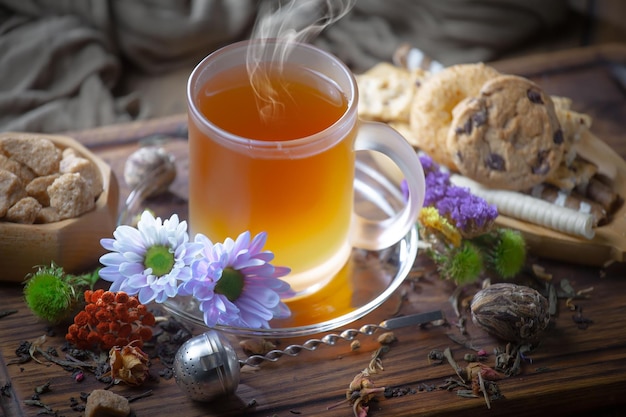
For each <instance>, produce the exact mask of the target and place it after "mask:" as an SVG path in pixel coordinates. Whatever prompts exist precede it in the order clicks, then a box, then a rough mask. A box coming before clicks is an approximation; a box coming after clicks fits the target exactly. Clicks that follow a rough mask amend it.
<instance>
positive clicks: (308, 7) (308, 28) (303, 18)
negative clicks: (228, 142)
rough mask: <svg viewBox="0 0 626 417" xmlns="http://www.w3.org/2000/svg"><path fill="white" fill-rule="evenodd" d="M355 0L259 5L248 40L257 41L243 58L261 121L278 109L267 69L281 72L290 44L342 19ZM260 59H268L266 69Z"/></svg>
mask: <svg viewBox="0 0 626 417" xmlns="http://www.w3.org/2000/svg"><path fill="white" fill-rule="evenodd" d="M356 1H357V0H287V1H280V0H279V1H278V2H269V1H266V2H264V3H263V5H262V6H261V9H260V10H259V17H258V19H257V21H256V24H255V27H254V31H253V34H252V39H255V40H257V41H258V42H254V43H252V44H251V46H250V47H249V48H248V53H247V57H246V67H247V71H248V76H249V77H250V83H251V85H252V88H253V89H254V91H255V94H256V97H257V106H258V108H259V111H260V114H261V117H262V118H264V119H266V120H267V119H271V118H272V117H274V116H275V115H277V114H278V112H279V111H280V108H281V103H280V102H279V100H278V98H277V97H278V91H277V90H276V88H277V87H278V88H280V87H279V86H278V85H276V84H274V85H272V83H271V82H270V77H269V72H270V70H272V71H277V72H278V73H280V72H282V69H283V66H284V63H285V62H286V61H287V60H288V57H289V53H290V52H291V50H292V48H293V46H294V44H296V43H302V42H309V41H310V40H312V39H313V38H315V37H316V36H317V35H318V34H319V33H320V32H322V31H323V30H324V29H325V28H326V27H328V26H329V25H331V24H333V23H334V22H336V21H337V20H339V19H341V18H342V17H343V16H345V15H346V14H347V13H348V12H349V11H350V10H351V9H352V7H353V6H354V4H355V3H356ZM270 3H271V4H270ZM272 38H274V39H280V40H283V41H285V42H284V43H281V44H280V45H276V46H275V44H268V42H266V40H267V39H272ZM270 48H272V49H270ZM264 57H271V65H270V66H268V65H267V62H268V61H267V59H264ZM264 62H265V64H264Z"/></svg>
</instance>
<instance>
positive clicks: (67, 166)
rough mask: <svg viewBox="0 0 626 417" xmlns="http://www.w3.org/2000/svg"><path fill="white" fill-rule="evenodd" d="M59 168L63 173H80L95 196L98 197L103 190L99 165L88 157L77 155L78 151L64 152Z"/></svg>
mask: <svg viewBox="0 0 626 417" xmlns="http://www.w3.org/2000/svg"><path fill="white" fill-rule="evenodd" d="M59 169H60V172H61V173H62V174H66V173H76V174H80V176H81V177H83V178H84V179H85V181H87V184H88V185H89V189H90V190H91V196H92V197H93V198H96V197H98V196H99V195H100V193H101V192H102V190H103V186H102V178H101V177H100V173H99V172H98V167H96V164H94V163H93V162H91V161H89V160H88V159H85V158H82V157H80V156H77V155H76V153H74V154H73V155H72V153H65V152H64V157H63V159H61V163H60V168H59Z"/></svg>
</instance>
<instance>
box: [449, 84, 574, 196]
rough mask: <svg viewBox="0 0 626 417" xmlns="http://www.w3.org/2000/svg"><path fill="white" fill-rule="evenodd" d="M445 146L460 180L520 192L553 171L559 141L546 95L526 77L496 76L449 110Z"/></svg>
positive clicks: (561, 146) (557, 160)
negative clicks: (450, 111) (462, 178)
mask: <svg viewBox="0 0 626 417" xmlns="http://www.w3.org/2000/svg"><path fill="white" fill-rule="evenodd" d="M447 148H448V151H449V152H450V153H451V157H452V159H453V161H454V163H455V165H456V167H457V168H458V170H459V171H460V172H461V173H462V174H463V175H465V176H466V177H469V178H471V179H473V180H475V181H478V182H480V183H482V184H483V185H486V186H488V187H492V188H500V189H508V190H526V189H529V188H531V187H533V186H534V185H536V184H539V183H541V182H543V181H544V180H545V179H546V178H547V177H548V176H549V175H550V174H551V173H552V172H554V170H556V169H557V168H558V166H559V164H560V162H561V159H562V157H563V152H564V138H563V132H562V130H561V126H560V124H559V121H558V119H557V116H556V112H555V109H554V104H553V102H552V100H551V98H550V96H549V95H548V94H546V93H544V92H543V90H542V89H541V88H540V87H539V86H538V85H537V84H535V83H533V82H532V81H530V80H528V79H526V78H523V77H518V76H515V75H500V76H498V77H495V78H493V79H491V80H488V81H487V82H486V83H485V84H483V86H482V88H481V89H480V92H479V94H478V95H477V96H475V97H468V98H466V99H465V100H463V101H462V102H461V103H459V104H458V105H457V106H456V107H455V108H454V110H453V120H452V123H451V125H450V128H449V131H448V137H447Z"/></svg>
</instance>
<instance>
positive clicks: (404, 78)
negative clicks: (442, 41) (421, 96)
mask: <svg viewBox="0 0 626 417" xmlns="http://www.w3.org/2000/svg"><path fill="white" fill-rule="evenodd" d="M427 76H428V73H427V72H426V71H424V70H422V69H415V70H407V69H405V68H399V67H396V66H394V65H392V64H389V63H386V62H382V63H379V64H377V65H376V66H374V67H372V68H371V69H370V70H369V71H367V72H365V73H363V74H361V75H357V76H356V80H357V84H358V86H359V116H361V117H362V118H364V119H368V120H375V121H381V122H392V121H393V122H408V120H409V112H410V109H411V102H412V101H413V96H414V95H415V92H416V91H417V90H418V87H419V85H420V84H421V82H422V81H423V80H424V79H425V78H426V77H427Z"/></svg>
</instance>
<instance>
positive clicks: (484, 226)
mask: <svg viewBox="0 0 626 417" xmlns="http://www.w3.org/2000/svg"><path fill="white" fill-rule="evenodd" d="M434 206H435V208H436V209H437V211H439V213H440V214H441V215H442V216H444V217H446V218H447V219H448V220H449V221H450V222H451V223H452V224H454V225H455V226H456V227H457V228H458V229H459V230H460V231H461V233H462V234H463V236H465V237H473V236H477V235H480V234H483V233H486V232H487V231H488V230H489V228H491V226H492V225H493V222H494V221H495V219H496V217H498V209H497V208H496V206H495V205H493V204H487V202H486V201H485V200H484V199H482V198H481V197H478V196H475V195H474V194H472V193H471V192H470V190H469V188H465V187H457V186H455V185H451V186H449V187H448V188H447V189H446V193H445V195H444V196H443V198H441V199H440V200H439V201H437V202H436V203H435V204H434Z"/></svg>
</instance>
